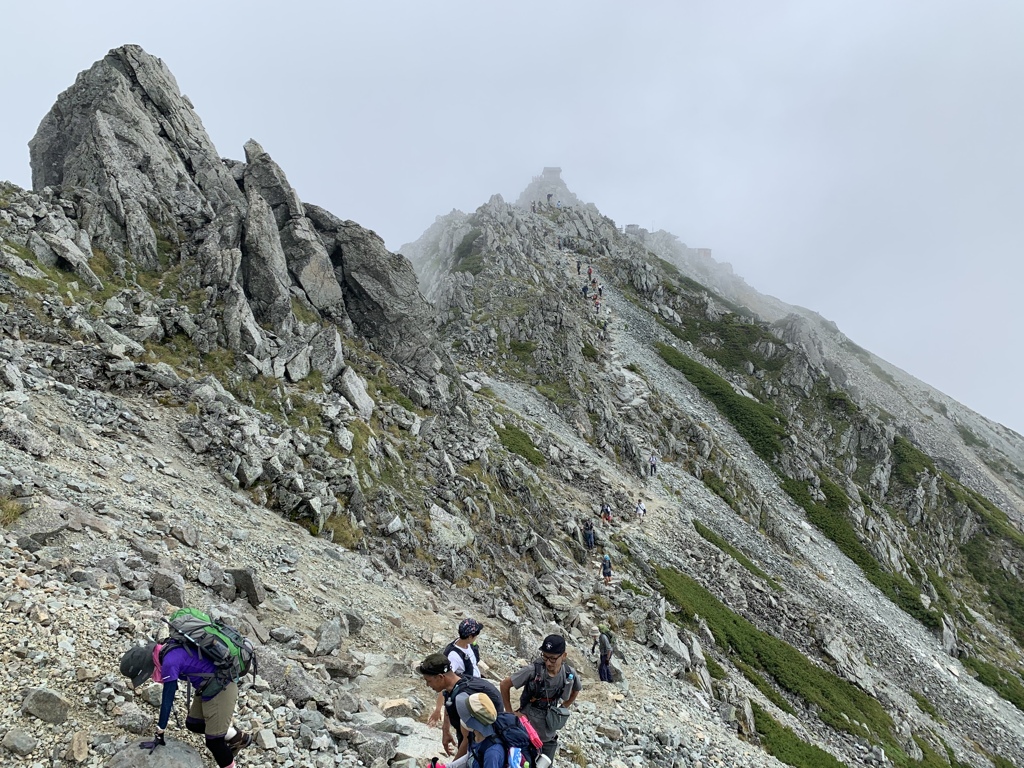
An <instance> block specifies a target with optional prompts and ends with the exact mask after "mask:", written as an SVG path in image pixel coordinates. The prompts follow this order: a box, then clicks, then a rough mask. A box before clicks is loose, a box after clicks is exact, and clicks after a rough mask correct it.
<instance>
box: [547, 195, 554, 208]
mask: <svg viewBox="0 0 1024 768" xmlns="http://www.w3.org/2000/svg"><path fill="white" fill-rule="evenodd" d="M553 196H554V194H553V193H551V192H548V205H551V198H552V197H553Z"/></svg>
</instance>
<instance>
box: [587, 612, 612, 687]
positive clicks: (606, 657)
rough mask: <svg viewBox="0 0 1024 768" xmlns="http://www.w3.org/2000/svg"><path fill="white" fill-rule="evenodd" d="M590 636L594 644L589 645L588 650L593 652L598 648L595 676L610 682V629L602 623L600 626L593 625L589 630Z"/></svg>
mask: <svg viewBox="0 0 1024 768" xmlns="http://www.w3.org/2000/svg"><path fill="white" fill-rule="evenodd" d="M590 636H591V637H593V638H594V644H593V645H592V646H591V647H590V652H591V653H593V652H594V651H596V650H600V654H601V655H600V661H599V662H598V665H597V676H598V677H599V678H601V682H602V683H610V682H611V681H612V668H611V661H612V638H611V630H609V629H608V627H606V626H604V625H602V626H600V627H594V628H593V629H592V630H590Z"/></svg>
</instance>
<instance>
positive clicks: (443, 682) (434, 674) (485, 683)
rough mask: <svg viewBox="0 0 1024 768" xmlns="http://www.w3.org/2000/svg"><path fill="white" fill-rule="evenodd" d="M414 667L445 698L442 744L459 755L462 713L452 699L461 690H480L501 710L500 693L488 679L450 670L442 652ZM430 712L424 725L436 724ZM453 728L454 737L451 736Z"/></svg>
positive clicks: (463, 742) (462, 739)
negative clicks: (460, 713)
mask: <svg viewBox="0 0 1024 768" xmlns="http://www.w3.org/2000/svg"><path fill="white" fill-rule="evenodd" d="M416 671H417V672H419V673H420V674H421V675H423V682H425V683H426V684H427V686H428V687H429V688H430V689H431V690H432V691H434V692H436V693H438V694H440V697H441V699H442V701H443V702H444V718H443V721H442V724H441V748H442V749H443V750H444V751H445V752H446V753H447V754H449V755H451V754H454V755H455V756H456V757H462V756H463V755H464V754H466V750H467V748H468V746H469V745H468V744H467V743H466V740H465V735H464V734H463V732H462V728H461V717H460V715H459V711H458V707H457V706H456V703H455V699H456V697H457V696H459V695H460V694H468V693H482V694H484V695H485V696H487V698H489V699H490V700H491V702H492V703H493V704H494V707H495V710H496V711H497V712H504V711H505V707H504V705H503V704H502V695H501V693H499V692H498V689H497V688H496V687H495V686H494V683H492V682H490V681H489V680H484V679H483V678H482V677H467V676H466V675H460V674H458V673H457V672H454V671H453V670H452V665H451V662H450V661H449V660H448V658H447V657H446V656H445V655H444V654H443V653H432V654H430V655H429V656H427V658H425V659H424V660H423V661H422V663H420V665H419V666H418V667H416ZM434 714H436V713H431V715H430V718H429V719H428V720H427V725H431V726H433V725H436V724H437V719H435V717H434ZM452 729H454V731H455V737H454V738H453V737H452Z"/></svg>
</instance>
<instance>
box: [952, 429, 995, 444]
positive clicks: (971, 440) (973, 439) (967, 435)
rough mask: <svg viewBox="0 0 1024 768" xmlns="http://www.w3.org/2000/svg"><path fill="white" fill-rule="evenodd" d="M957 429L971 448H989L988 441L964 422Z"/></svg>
mask: <svg viewBox="0 0 1024 768" xmlns="http://www.w3.org/2000/svg"><path fill="white" fill-rule="evenodd" d="M956 431H957V432H959V433H960V437H961V438H962V439H963V441H964V442H965V443H966V444H967V445H968V446H970V447H971V448H988V443H986V442H985V441H984V440H982V439H981V438H980V437H978V436H977V435H976V434H974V433H973V432H971V430H969V429H968V428H967V427H965V426H963V425H962V424H958V425H957V428H956Z"/></svg>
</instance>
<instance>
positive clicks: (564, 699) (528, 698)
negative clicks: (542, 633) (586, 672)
mask: <svg viewBox="0 0 1024 768" xmlns="http://www.w3.org/2000/svg"><path fill="white" fill-rule="evenodd" d="M540 652H541V658H540V659H537V660H536V661H534V662H533V663H532V664H528V665H527V666H525V667H522V668H520V669H519V670H518V671H516V672H514V673H513V674H512V675H510V676H509V677H506V678H505V679H504V680H502V681H501V686H500V687H501V699H502V702H503V703H504V705H505V708H506V709H507V710H508V711H510V712H511V711H512V699H511V691H512V689H513V688H522V689H523V692H522V694H521V695H520V697H519V710H518V711H519V712H521V713H522V714H524V715H526V719H527V720H529V721H530V724H531V725H532V726H533V727H534V728H535V729H536V731H537V735H539V736H540V739H541V741H543V742H544V745H543V747H542V748H541V754H543V755H546V756H547V758H548V760H550V761H552V762H554V759H555V753H556V752H557V751H558V732H559V731H560V730H561V729H562V728H564V727H565V724H566V722H567V721H568V719H569V715H570V714H571V713H570V712H569V708H570V707H571V706H572V705H573V702H574V701H576V697H577V696H578V695H579V692H580V691H581V690H582V689H583V683H582V682H581V681H580V678H579V675H577V674H576V670H574V669H573V668H572V667H570V666H569V664H568V663H566V660H565V659H566V653H565V638H564V637H562V636H561V635H548V636H547V637H545V638H544V642H543V643H541V646H540Z"/></svg>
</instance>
